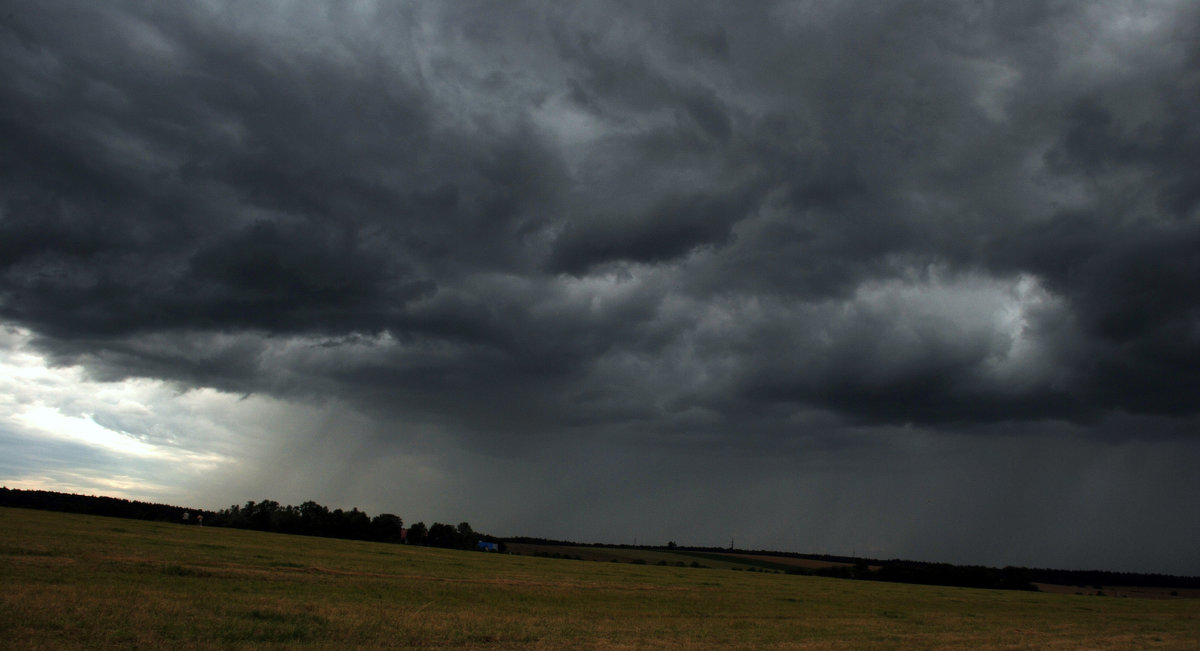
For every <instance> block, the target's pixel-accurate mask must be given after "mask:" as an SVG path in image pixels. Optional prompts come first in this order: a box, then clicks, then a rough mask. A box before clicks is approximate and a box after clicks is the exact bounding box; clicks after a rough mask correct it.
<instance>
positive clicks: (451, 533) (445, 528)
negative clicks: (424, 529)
mask: <svg viewBox="0 0 1200 651" xmlns="http://www.w3.org/2000/svg"><path fill="white" fill-rule="evenodd" d="M425 543H426V544H427V545H430V546H432V547H458V530H456V529H455V528H454V527H452V526H450V525H448V524H442V523H441V522H434V523H433V524H431V525H429V533H428V534H426V536H425Z"/></svg>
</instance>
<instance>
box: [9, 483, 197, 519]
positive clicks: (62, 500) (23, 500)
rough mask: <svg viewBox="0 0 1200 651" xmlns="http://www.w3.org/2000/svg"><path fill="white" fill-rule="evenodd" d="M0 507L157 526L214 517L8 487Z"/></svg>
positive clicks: (110, 499) (158, 506)
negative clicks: (199, 517)
mask: <svg viewBox="0 0 1200 651" xmlns="http://www.w3.org/2000/svg"><path fill="white" fill-rule="evenodd" d="M0 506H11V507H18V508H25V509H38V510H41V511H61V512H64V513H81V514H84V515H102V516H107V517H111V518H126V519H130V520H152V521H158V522H182V521H183V514H185V513H187V514H189V517H190V518H195V517H196V516H197V515H204V517H205V519H206V520H207V519H208V518H209V517H211V516H212V515H213V513H212V512H211V511H204V510H203V509H188V508H184V507H182V506H171V505H169V504H153V503H150V502H138V501H135V500H126V499H121V498H118V497H101V496H96V495H77V494H75V493H56V492H53V491H40V490H21V489H19V488H8V487H7V486H5V487H0Z"/></svg>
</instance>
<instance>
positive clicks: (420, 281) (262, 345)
mask: <svg viewBox="0 0 1200 651" xmlns="http://www.w3.org/2000/svg"><path fill="white" fill-rule="evenodd" d="M1197 31H1200V12H1198V11H1197V9H1196V8H1195V7H1194V6H1192V5H1191V4H1190V3H1184V2H1178V3H1172V2H1159V3H1149V4H1134V3H1125V2H1109V3H1088V4H1087V5H1080V6H1074V5H1057V4H1054V3H1038V2H1034V3H1020V4H1018V5H1008V4H1003V5H997V6H986V5H980V6H970V7H968V6H962V7H959V6H934V7H925V6H922V7H914V6H912V5H909V4H903V3H879V2H870V3H847V2H838V3H812V2H778V3H767V4H758V5H755V6H753V7H750V8H739V7H735V6H734V5H732V4H728V3H712V4H704V5H699V6H697V5H695V3H686V4H675V3H653V4H651V5H647V6H645V7H639V6H633V7H631V6H625V5H611V6H610V5H608V4H605V3H597V4H591V5H587V6H583V7H558V6H548V5H546V4H545V3H488V2H483V3H470V4H458V3H456V4H452V5H444V6H443V5H427V4H423V3H413V4H404V3H381V4H379V5H376V4H372V3H358V4H344V5H336V6H321V5H310V4H303V3H296V4H284V5H281V6H272V7H266V6H258V5H254V6H244V5H238V4H232V3H221V2H216V3H204V4H200V3H196V4H189V5H186V6H166V7H163V6H158V5H155V4H152V3H151V4H147V3H140V2H117V3H105V4H102V5H97V4H95V3H71V2H55V3H41V2H38V3H33V2H29V3H17V4H15V5H13V6H12V7H11V8H10V9H9V10H8V11H6V12H5V15H4V16H2V17H0V58H2V60H3V66H0V152H2V154H3V155H0V320H2V321H3V322H4V324H6V327H7V328H9V334H8V335H6V337H7V339H5V341H6V342H7V346H8V350H9V351H10V353H11V354H18V353H16V352H12V351H26V352H21V353H20V354H36V355H37V356H38V357H37V358H38V359H40V360H42V361H43V362H44V363H45V364H46V365H48V366H49V367H53V368H58V369H79V371H78V372H79V373H80V375H79V378H78V381H79V382H101V383H104V382H109V383H113V382H116V383H119V382H128V381H131V380H134V379H141V380H139V381H149V382H158V383H160V385H161V386H162V387H170V388H171V390H172V391H176V392H181V393H178V394H177V396H187V395H191V393H192V392H195V391H201V390H207V391H214V392H216V394H218V395H227V396H231V397H233V398H236V397H239V396H247V397H250V399H252V400H262V401H263V403H262V404H260V405H258V406H256V407H254V409H251V408H250V407H251V406H248V405H245V404H243V403H238V404H242V408H241V409H242V410H241V411H239V412H238V413H241V414H243V417H245V418H252V417H251V416H250V415H249V414H250V413H251V412H254V413H260V411H261V410H267V411H271V410H274V409H282V408H283V407H280V405H284V406H286V405H292V406H294V407H295V409H296V410H297V412H296V413H301V412H302V411H303V412H304V413H309V414H310V416H309V417H307V422H309V423H311V422H313V420H314V418H316V419H318V420H319V418H318V417H316V416H312V414H323V415H324V417H325V418H328V419H329V420H328V421H326V422H328V424H329V428H327V429H322V428H314V427H309V426H303V425H299V424H298V423H297V422H294V421H291V420H288V419H282V420H281V421H280V425H279V426H277V427H272V426H270V425H269V424H267V425H262V427H263V429H262V430H259V429H257V428H258V425H257V424H256V425H255V426H253V427H250V426H247V428H246V429H247V431H255V432H260V431H261V432H264V433H263V434H262V436H263V437H266V438H268V439H269V440H270V443H269V445H268V444H263V445H259V444H258V443H255V444H254V445H253V446H252V447H253V449H254V450H255V452H254V453H253V454H248V455H247V457H246V458H245V459H243V460H242V461H243V462H244V464H245V465H244V466H239V467H240V468H243V470H244V472H246V473H248V474H254V473H260V475H259V476H261V478H262V479H261V481H258V482H257V483H256V482H253V481H247V482H246V483H245V484H244V485H245V486H246V489H247V490H260V491H261V492H262V493H264V495H266V496H271V497H275V498H276V499H293V500H300V499H308V498H310V497H316V498H318V499H322V500H324V501H336V500H357V504H358V505H360V506H372V505H378V508H379V509H380V510H401V509H402V507H403V508H407V509H409V510H411V511H416V512H422V510H423V509H425V508H429V509H430V510H431V511H432V510H433V509H434V508H435V507H437V508H442V509H445V510H446V511H456V512H464V513H465V515H471V516H472V517H474V518H475V519H474V520H472V522H473V523H476V526H477V528H482V529H485V530H493V529H494V530H497V531H498V532H501V533H529V534H534V535H537V534H540V533H543V532H545V533H548V534H553V535H556V536H562V537H582V538H587V537H596V538H605V537H608V538H612V539H615V538H620V539H622V540H624V539H626V538H629V537H632V536H633V535H636V533H635V532H636V531H638V530H643V531H645V530H647V529H650V528H653V529H654V530H655V533H654V534H651V533H646V534H643V535H644V536H651V537H653V536H657V535H659V534H660V533H661V536H663V537H671V538H672V539H679V540H680V541H681V542H682V541H684V540H688V539H689V536H691V537H693V538H696V539H697V542H700V543H703V544H725V543H727V542H728V541H727V540H726V538H728V537H730V535H727V533H726V532H724V531H721V533H719V534H717V535H713V534H712V533H711V532H713V531H716V530H718V529H720V528H722V527H724V528H735V529H737V530H738V531H747V532H750V531H759V532H762V533H761V534H752V533H747V534H746V535H744V536H742V537H743V538H745V539H746V542H747V543H749V542H750V541H751V540H757V541H759V542H758V543H757V544H761V545H762V546H771V547H787V548H795V549H798V550H806V551H831V552H837V553H849V552H850V551H852V549H856V550H858V551H866V550H868V549H874V550H877V551H872V552H871V553H875V554H879V555H900V554H907V555H910V556H911V555H916V556H920V557H926V558H928V557H931V556H932V557H953V558H952V559H951V560H962V561H967V562H1000V563H1003V562H1021V563H1026V564H1053V563H1057V564H1061V565H1076V566H1078V565H1080V564H1088V563H1104V564H1109V565H1120V566H1121V567H1122V568H1129V569H1139V568H1142V567H1143V566H1145V567H1148V568H1149V569H1166V570H1169V571H1186V572H1192V573H1200V557H1197V556H1196V555H1195V553H1194V551H1190V550H1191V546H1190V542H1189V541H1190V540H1194V538H1195V534H1197V533H1200V530H1196V525H1186V524H1178V523H1177V522H1176V521H1175V519H1173V517H1172V516H1171V515H1170V513H1171V512H1172V509H1174V511H1173V512H1174V513H1175V514H1178V513H1179V512H1180V511H1179V510H1178V509H1179V508H1184V509H1186V504H1187V501H1186V500H1187V497H1188V496H1194V495H1195V494H1196V489H1197V488H1200V487H1198V486H1197V485H1196V483H1195V480H1194V479H1190V471H1189V470H1187V468H1188V467H1189V466H1188V464H1187V463H1183V462H1182V461H1181V460H1183V461H1188V462H1194V461H1197V460H1200V454H1198V453H1200V448H1198V447H1197V446H1198V445H1200V443H1198V442H1197V439H1196V437H1195V432H1196V431H1198V430H1197V425H1200V423H1198V415H1197V412H1198V410H1200V299H1198V298H1197V296H1198V295H1197V293H1196V292H1195V291H1193V290H1192V289H1191V288H1192V285H1194V284H1195V281H1196V279H1197V278H1200V191H1198V190H1197V188H1200V171H1198V170H1200V168H1197V166H1196V165H1195V164H1194V161H1196V160H1200V130H1198V128H1197V127H1196V125H1197V124H1200V108H1197V107H1200V101H1197V100H1200V76H1198V75H1197V74H1196V72H1195V70H1197V69H1200V49H1198V46H1197V43H1198V41H1197V39H1196V35H1197ZM28 351H32V352H28ZM156 386H159V385H156ZM18 388H19V387H18ZM18 388H14V389H13V391H14V392H16V391H18ZM21 390H22V391H25V389H21ZM22 395H25V394H22ZM165 395H166V394H165V393H164V394H163V396H159V398H156V399H155V400H154V401H148V403H149V402H152V403H153V404H155V405H159V407H153V406H151V407H148V409H149V410H150V411H151V412H154V413H157V410H159V409H162V410H163V413H165V414H166V415H165V416H162V419H163V422H169V423H171V427H178V428H180V429H186V428H187V426H186V425H184V424H182V423H180V422H179V421H177V420H175V417H174V416H172V415H171V414H173V413H174V412H173V409H174V407H170V405H175V406H177V405H178V400H180V399H181V398H179V397H176V398H168V397H164V396H165ZM15 400H17V402H18V403H20V404H21V405H24V406H22V407H21V408H20V409H19V410H18V411H16V412H13V413H19V414H27V413H34V414H37V413H43V412H36V411H29V410H31V409H35V408H44V409H46V410H49V411H47V412H44V413H48V414H54V413H58V414H60V415H64V414H65V415H67V416H70V415H71V414H72V412H71V410H70V409H69V408H68V407H66V406H64V404H65V403H63V402H62V401H63V400H65V398H63V397H62V396H59V397H56V398H48V397H45V396H42V397H34V395H33V393H29V394H28V395H26V396H25V397H24V398H20V397H18V398H15ZM268 404H270V405H274V406H271V407H267V406H266V405H268ZM255 410H259V411H255ZM305 410H311V413H310V412H309V411H305ZM77 411H78V410H77ZM111 411H112V409H111V407H103V405H101V404H97V405H92V406H91V407H90V408H89V410H87V411H78V414H76V415H79V414H83V415H87V416H88V417H89V418H91V419H92V422H94V423H95V424H96V425H97V426H98V427H100V428H108V431H121V432H126V433H130V434H133V435H134V436H135V438H139V437H140V439H145V437H144V436H141V435H139V434H138V433H137V430H136V429H129V428H125V429H122V428H123V427H124V426H122V425H121V424H119V423H114V422H112V421H107V420H105V418H106V416H104V414H105V413H108V412H111ZM204 413H208V412H204ZM263 413H265V412H263ZM272 413H275V412H272ZM64 417H65V416H64ZM22 418H25V420H10V421H9V423H10V424H9V425H8V426H6V427H7V428H8V430H7V431H9V432H10V434H9V437H8V438H7V439H5V441H3V444H4V445H5V446H8V447H9V448H10V449H13V450H19V451H22V455H21V458H23V459H28V461H27V462H25V463H24V464H23V465H20V464H15V463H10V464H9V465H8V466H7V467H6V474H7V475H8V476H10V477H13V478H20V477H27V476H33V475H35V474H37V471H38V468H39V464H40V463H43V462H42V461H39V460H38V459H39V458H40V457H37V456H36V455H32V454H30V453H28V451H29V450H30V449H31V448H30V445H32V443H29V441H32V440H34V439H31V438H30V437H31V436H33V435H32V434H29V432H31V431H34V430H36V428H34V429H28V428H30V427H32V425H30V421H29V420H28V418H29V417H28V416H22ZM14 419H16V417H15V416H14ZM255 422H256V423H257V421H255ZM345 423H349V424H348V425H346V426H345V427H344V428H342V427H341V425H339V424H345ZM339 428H341V429H345V432H340V431H339ZM238 429H239V428H238V426H237V425H236V424H231V425H230V426H229V429H222V430H221V431H223V432H227V433H229V432H234V433H236V432H237V431H238ZM14 432H23V433H14ZM180 436H183V435H182V434H181V435H180ZM222 436H224V435H222ZM230 436H234V437H236V434H230ZM184 438H187V439H188V440H190V441H194V444H193V443H189V444H188V445H189V446H190V447H189V448H188V449H190V450H193V452H194V453H195V454H199V455H201V456H202V455H203V454H207V452H205V449H206V447H205V444H204V441H206V440H208V439H207V438H206V435H203V434H190V435H187V436H185V437H184ZM39 440H40V439H39ZM222 440H224V439H222ZM214 445H215V444H214ZM221 445H225V443H222V444H221ZM68 456H69V455H68ZM1045 458H1053V459H1058V460H1060V461H1061V463H1056V464H1054V466H1053V468H1052V469H1051V468H1050V467H1048V466H1046V465H1045V463H1044V461H1039V459H1045ZM180 459H182V457H181V458H180ZM322 459H325V460H328V463H323V462H322V461H321V460H322ZM388 460H390V461H388ZM179 462H180V463H185V464H186V463H189V462H187V461H184V460H180V461H179ZM47 463H48V462H47ZM56 463H57V462H56ZM80 463H81V464H85V462H84V461H80ZM389 463H391V464H393V467H403V468H405V469H407V471H406V472H405V476H404V479H403V480H401V479H397V478H395V477H392V476H389V472H388V464H389ZM63 464H65V465H62V467H64V468H65V467H67V466H69V465H70V464H69V463H68V462H67V461H64V462H63ZM18 466H19V467H18ZM56 467H57V466H56ZM92 467H93V468H94V467H98V466H95V465H94V462H93V466H92ZM104 467H108V466H104ZM951 468H953V469H951ZM957 468H966V469H968V470H969V473H967V474H964V473H963V472H960V471H959V470H956V469H957ZM281 469H288V470H281ZM291 469H295V470H294V471H292V470H291ZM1051 470H1053V472H1051ZM973 477H975V478H977V477H989V478H991V481H992V483H990V484H982V483H978V482H976V481H975V480H974V479H972V478H973ZM189 481H190V482H192V483H191V484H189V485H192V486H194V487H195V488H194V489H192V490H193V492H192V493H191V494H194V495H196V499H200V500H203V499H211V498H205V497H203V493H204V492H205V490H211V486H215V485H216V484H207V485H206V484H205V483H204V480H203V479H202V478H197V479H194V480H189ZM1105 481H1110V482H1112V484H1109V485H1105V484H1104V482H1105ZM306 482H307V483H306ZM135 483H136V482H135ZM1114 485H1115V486H1120V487H1121V490H1115V489H1113V488H1111V486H1114ZM484 486H509V489H506V490H497V491H491V492H492V495H491V496H489V497H478V495H479V494H481V493H483V492H486V490H485V489H484ZM820 486H823V487H825V488H824V489H822V490H818V487H820ZM1022 486H1035V487H1037V490H1038V491H1041V493H1040V496H1039V497H1036V498H1035V497H1034V496H1033V494H1023V493H1022V492H1021V491H1022V490H1023V489H1022V488H1021V487H1022ZM276 490H278V491H279V493H290V494H294V495H297V497H289V495H282V494H279V495H277V494H276V492H275V491H276ZM129 492H133V493H136V490H134V489H129ZM1035 492H1036V491H1035ZM801 493H802V494H801ZM398 495H405V496H407V497H403V498H401V497H397V496H398ZM497 495H499V496H501V497H497ZM506 495H507V496H510V497H511V498H507V497H503V496H506ZM261 496H262V495H246V496H244V497H245V498H247V499H248V498H256V497H261ZM772 496H774V497H772ZM964 496H966V497H965V498H964ZM1135 497H1136V499H1137V500H1139V501H1138V503H1137V504H1136V505H1134V504H1131V503H1130V501H1129V500H1131V499H1134V498H1135ZM227 498H228V496H227V495H226V494H221V499H227ZM233 498H234V499H237V496H233ZM961 499H966V500H967V503H962V504H959V503H957V502H955V500H961ZM394 500H401V501H402V502H403V504H402V505H401V506H391V505H390V504H392V503H393V501H394ZM773 500H774V503H773ZM418 502H419V504H418ZM480 504H487V506H486V507H481V506H479V505H480ZM472 505H474V506H472ZM971 505H974V506H971ZM706 508H707V510H708V512H710V513H712V514H713V515H712V516H711V517H712V518H714V519H722V518H724V519H726V520H728V523H727V524H722V523H719V522H712V521H706V518H700V517H699V513H700V512H702V511H704V510H705V509H706ZM976 509H978V515H974V516H972V515H970V513H974V512H975V510H976ZM672 512H674V513H677V514H678V513H687V514H689V517H686V518H684V519H683V520H682V521H678V522H674V521H673V520H672V517H673V516H671V515H670V514H671V513H672ZM693 513H695V514H697V516H696V517H692V516H690V514H693ZM785 513H786V514H788V515H787V516H786V517H785V516H784V514H785ZM805 513H808V514H812V516H811V517H810V516H806V515H805ZM423 517H431V518H432V517H442V518H458V517H465V516H458V515H455V514H454V513H446V514H444V515H442V514H439V513H430V515H428V516H423ZM813 518H816V520H819V521H820V522H822V523H823V524H822V525H821V526H822V527H827V529H821V528H820V527H818V528H814V527H813V526H812V525H813V524H814V522H813ZM995 521H1001V522H1006V523H1011V526H1012V531H1019V532H1022V533H1021V534H1020V535H1017V534H1014V535H1013V536H1006V535H1002V534H1001V533H1000V532H999V531H997V530H996V528H995V527H994V526H991V525H987V524H986V523H987V522H995ZM838 522H841V523H842V524H837V523H838ZM850 522H858V523H859V524H855V525H850V524H846V523H850ZM964 522H965V523H966V524H965V525H963V526H965V527H966V533H962V534H961V535H954V536H948V535H947V532H948V531H952V530H953V531H959V530H961V529H962V527H960V526H959V525H958V524H957V523H964ZM1064 522H1066V523H1070V522H1074V523H1075V525H1078V526H1075V525H1069V524H1068V525H1064V524H1063V523H1064ZM552 523H553V524H552ZM654 523H659V524H661V523H670V526H666V525H662V526H659V524H654ZM1125 524H1127V525H1128V526H1129V527H1131V528H1134V529H1136V530H1138V531H1141V532H1142V533H1138V534H1134V533H1130V534H1129V539H1128V540H1126V541H1124V542H1122V543H1121V544H1116V545H1114V546H1112V547H1111V549H1109V548H1107V547H1103V546H1101V549H1100V551H1097V550H1096V549H1095V548H1092V547H1089V544H1090V543H1089V542H1088V536H1089V535H1098V533H1097V532H1099V531H1103V530H1109V529H1114V528H1115V529H1121V528H1122V527H1123V526H1124V525H1125ZM818 530H824V531H826V532H827V534H819V533H817V531H818ZM1005 531H1008V529H1005ZM1047 531H1048V532H1049V533H1045V532H1047ZM606 532H607V533H606ZM831 532H836V533H831ZM1034 532H1043V534H1044V535H1042V534H1037V535H1035V533H1034ZM1089 532H1090V533H1089ZM733 535H734V536H736V534H733ZM1155 536H1158V538H1156V539H1157V540H1159V541H1160V542H1161V541H1166V542H1161V544H1160V545H1158V546H1157V547H1155V549H1156V550H1157V551H1156V552H1155V553H1154V554H1150V555H1149V556H1147V557H1146V558H1140V557H1138V556H1137V554H1138V553H1139V552H1137V550H1138V549H1145V548H1146V546H1147V545H1148V540H1150V539H1151V538H1154V537H1155ZM868 539H870V540H868ZM856 541H857V542H856ZM1073 541H1079V542H1073ZM647 542H662V541H658V540H647ZM814 546H829V549H819V550H818V549H814ZM1056 549H1057V550H1062V549H1071V550H1076V551H1071V552H1069V553H1064V552H1061V551H1052V550H1056ZM1043 558H1044V559H1045V560H1044V561H1042V560H1041V559H1043Z"/></svg>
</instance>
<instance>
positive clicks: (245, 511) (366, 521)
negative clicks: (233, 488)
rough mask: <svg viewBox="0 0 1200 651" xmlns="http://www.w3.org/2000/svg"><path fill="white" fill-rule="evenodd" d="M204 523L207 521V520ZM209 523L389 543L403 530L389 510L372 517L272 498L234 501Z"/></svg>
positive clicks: (400, 523)
mask: <svg viewBox="0 0 1200 651" xmlns="http://www.w3.org/2000/svg"><path fill="white" fill-rule="evenodd" d="M204 522H205V524H209V523H210V521H209V520H207V519H206V520H205V521H204ZM211 524H212V525H213V526H217V527H234V528H237V529H255V530H258V531H273V532H275V533H290V534H299V535H303V536H321V537H325V538H345V539H349V540H374V541H377V542H389V543H398V542H401V541H402V540H403V530H404V521H403V520H401V519H400V516H397V515H394V514H392V513H381V514H379V515H377V516H375V517H374V518H372V517H370V516H369V515H367V514H366V513H364V512H362V511H359V510H358V508H353V509H350V510H349V511H343V510H342V509H334V510H332V511H331V510H329V508H328V507H325V506H322V505H320V504H317V503H316V502H313V501H308V502H304V503H303V504H301V505H300V506H292V505H290V504H289V505H287V506H284V505H281V504H280V503H279V502H276V501H275V500H262V501H261V502H255V501H253V500H251V501H249V502H246V503H245V504H243V505H241V506H239V505H237V504H234V505H232V506H230V507H229V508H226V509H221V510H220V511H217V512H216V514H215V515H214V516H213V518H212V520H211Z"/></svg>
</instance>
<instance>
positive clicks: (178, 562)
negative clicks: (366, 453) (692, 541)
mask: <svg viewBox="0 0 1200 651" xmlns="http://www.w3.org/2000/svg"><path fill="white" fill-rule="evenodd" d="M0 588H2V589H0V646H3V647H5V648H99V647H118V648H135V647H146V648H150V647H154V648H158V647H164V646H165V647H172V648H180V647H189V648H195V647H200V648H203V647H215V648H230V647H233V648H238V647H243V648H251V647H253V648H264V647H267V648H269V647H288V648H292V647H298V646H299V647H303V646H308V647H321V648H328V647H379V646H388V647H401V648H403V647H426V648H438V647H446V648H451V647H453V648H458V647H495V648H514V647H517V648H529V647H541V648H568V647H569V648H604V649H607V648H644V647H653V648H711V647H714V646H716V647H725V648H856V649H858V648H900V647H903V648H913V647H916V648H944V647H957V648H968V647H970V648H1038V649H1054V648H1063V649H1066V648H1114V649H1130V648H1177V649H1195V648H1197V647H1198V646H1200V600H1193V599H1175V600H1153V599H1118V598H1110V597H1095V596H1075V595H1058V594H1042V593H1026V592H1001V591H990V590H972V589H963V588H942V587H928V586H909V585H900V584H886V583H875V582H861V581H848V580H836V579H822V578H817V577H806V576H789V575H784V574H765V573H757V572H735V571H731V570H728V569H717V568H711V569H698V568H691V567H687V568H680V567H673V566H667V567H663V566H657V565H652V564H647V565H635V564H630V563H587V562H579V561H573V560H558V559H550V558H537V557H532V556H527V555H521V556H516V555H499V554H484V553H480V552H460V551H449V550H437V549H427V548H411V547H404V546H398V545H385V544H379V543H367V542H353V541H342V540H330V539H321V538H306V537H299V536H284V535H278V534H267V533H259V532H252V531H241V530H231V529H217V528H211V527H209V528H200V527H184V526H181V525H174V524H160V523H147V522H139V521H132V520H116V519H108V518H98V517H89V516H80V515H69V514H62V513H50V512H41V511H29V510H23V509H0Z"/></svg>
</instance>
